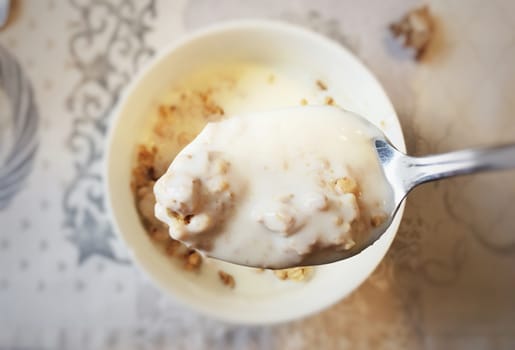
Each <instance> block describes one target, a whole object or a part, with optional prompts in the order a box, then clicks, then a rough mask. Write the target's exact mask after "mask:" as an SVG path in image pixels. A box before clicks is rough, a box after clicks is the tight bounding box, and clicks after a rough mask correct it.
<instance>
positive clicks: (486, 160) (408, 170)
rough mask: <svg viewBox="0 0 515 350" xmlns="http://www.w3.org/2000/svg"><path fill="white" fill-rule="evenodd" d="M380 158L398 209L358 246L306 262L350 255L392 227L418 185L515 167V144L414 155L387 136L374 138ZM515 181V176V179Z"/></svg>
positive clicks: (319, 254)
mask: <svg viewBox="0 0 515 350" xmlns="http://www.w3.org/2000/svg"><path fill="white" fill-rule="evenodd" d="M374 144H375V149H376V152H377V156H378V159H379V161H380V163H381V165H382V168H383V170H384V173H385V176H386V179H387V181H388V182H389V184H390V186H391V188H392V191H393V196H394V203H395V206H394V208H395V209H394V210H392V212H391V213H390V214H389V217H388V219H387V220H386V221H385V223H384V224H383V225H381V226H380V227H378V228H377V229H375V230H374V232H373V233H372V234H371V235H370V237H369V240H368V241H367V242H365V243H364V244H362V245H360V246H359V247H356V249H352V250H348V251H340V252H333V251H330V250H329V249H328V250H323V251H319V252H316V254H314V255H311V256H310V257H308V258H307V259H306V260H304V261H303V262H302V265H320V264H325V263H330V262H334V261H338V260H343V259H347V258H350V257H352V256H354V255H356V254H359V253H360V252H362V251H363V250H364V249H366V248H367V247H369V246H370V245H372V244H373V243H374V242H375V241H377V240H378V239H379V238H380V237H381V235H382V234H383V233H384V232H385V231H386V230H387V229H388V227H389V226H390V224H391V223H392V220H393V218H394V216H395V214H396V212H397V210H398V209H399V206H400V204H401V202H402V201H403V199H404V198H405V197H406V196H407V194H408V193H409V192H410V191H411V190H412V189H413V188H415V187H417V186H418V185H421V184H423V183H426V182H430V181H436V180H440V179H445V178H448V177H453V176H458V175H466V174H473V173H479V172H483V171H493V170H507V169H515V144H507V145H502V146H494V147H487V148H477V149H468V150H462V151H456V152H450V153H443V154H437V155H430V156H425V157H411V156H409V155H406V154H404V153H402V152H400V151H399V150H397V149H396V148H395V147H394V146H393V145H392V144H391V143H390V142H389V141H388V139H386V138H382V139H375V140H374ZM514 181H515V179H514Z"/></svg>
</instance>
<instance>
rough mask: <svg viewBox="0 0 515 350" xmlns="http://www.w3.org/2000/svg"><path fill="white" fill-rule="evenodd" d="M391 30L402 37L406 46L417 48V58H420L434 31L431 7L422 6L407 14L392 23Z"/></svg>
mask: <svg viewBox="0 0 515 350" xmlns="http://www.w3.org/2000/svg"><path fill="white" fill-rule="evenodd" d="M390 32H391V33H392V34H393V36H394V37H396V38H401V39H402V44H403V45H404V47H408V48H413V49H414V50H415V59H417V60H420V59H421V58H422V56H423V54H424V52H425V51H426V49H427V47H428V46H429V42H430V41H431V37H432V36H433V32H434V20H433V17H432V16H431V13H430V11H429V7H427V6H422V7H420V8H417V9H415V10H412V11H410V12H408V13H407V14H405V15H404V16H403V17H402V18H401V19H400V20H399V21H397V22H394V23H392V24H390Z"/></svg>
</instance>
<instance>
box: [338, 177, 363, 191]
mask: <svg viewBox="0 0 515 350" xmlns="http://www.w3.org/2000/svg"><path fill="white" fill-rule="evenodd" d="M334 189H335V190H336V192H338V193H339V194H345V193H354V194H357V193H358V184H357V183H356V181H355V180H354V179H352V178H350V177H347V176H344V177H342V178H339V179H337V180H336V181H335V182H334Z"/></svg>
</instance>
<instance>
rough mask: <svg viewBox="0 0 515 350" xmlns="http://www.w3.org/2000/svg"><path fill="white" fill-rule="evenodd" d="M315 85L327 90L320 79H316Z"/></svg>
mask: <svg viewBox="0 0 515 350" xmlns="http://www.w3.org/2000/svg"><path fill="white" fill-rule="evenodd" d="M317 86H318V88H319V89H320V90H323V91H325V90H327V85H326V84H325V83H324V82H323V81H321V80H317Z"/></svg>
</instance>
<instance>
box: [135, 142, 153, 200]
mask: <svg viewBox="0 0 515 350" xmlns="http://www.w3.org/2000/svg"><path fill="white" fill-rule="evenodd" d="M156 154H157V147H147V146H144V145H140V146H139V147H138V149H137V151H136V166H135V167H134V169H133V170H132V181H131V188H132V190H133V192H136V191H137V190H139V189H140V188H141V187H144V186H147V185H148V184H149V183H150V182H152V181H155V180H157V176H156V172H155V168H154V162H155V159H156Z"/></svg>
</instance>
